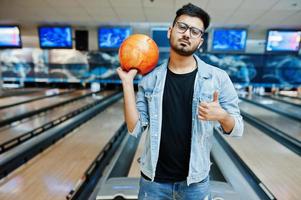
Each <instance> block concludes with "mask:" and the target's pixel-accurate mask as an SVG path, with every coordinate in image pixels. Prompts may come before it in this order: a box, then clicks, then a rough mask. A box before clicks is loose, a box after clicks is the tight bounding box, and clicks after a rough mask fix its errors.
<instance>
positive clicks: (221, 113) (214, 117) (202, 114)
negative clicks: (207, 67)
mask: <svg viewBox="0 0 301 200" xmlns="http://www.w3.org/2000/svg"><path fill="white" fill-rule="evenodd" d="M218 95H219V94H218V92H217V91H215V92H214V93H213V101H212V102H201V103H200V104H199V106H198V118H199V119H200V120H210V121H220V120H222V119H223V118H225V117H226V116H227V112H226V111H225V110H224V109H223V108H222V107H221V106H220V104H219V101H218Z"/></svg>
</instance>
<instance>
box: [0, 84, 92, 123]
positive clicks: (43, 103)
mask: <svg viewBox="0 0 301 200" xmlns="http://www.w3.org/2000/svg"><path fill="white" fill-rule="evenodd" d="M88 93H90V90H77V91H75V92H72V93H70V94H66V95H60V96H56V97H55V98H46V99H41V100H37V101H33V102H29V103H25V104H20V105H17V106H14V107H10V108H5V109H1V110H0V121H2V120H5V119H9V118H12V117H14V116H17V115H20V114H24V113H27V112H30V111H34V110H38V109H41V108H44V107H47V106H51V105H54V104H57V103H60V102H63V101H66V100H69V99H73V98H75V97H79V96H82V95H85V94H88Z"/></svg>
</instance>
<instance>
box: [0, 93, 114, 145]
mask: <svg viewBox="0 0 301 200" xmlns="http://www.w3.org/2000/svg"><path fill="white" fill-rule="evenodd" d="M111 93H112V91H103V92H101V93H100V94H99V95H100V96H103V95H109V94H111ZM97 100H98V99H97V98H94V97H92V95H91V96H88V97H86V98H84V99H80V100H77V101H74V102H71V103H68V104H66V105H63V106H60V107H57V108H55V109H51V110H49V111H48V112H46V113H44V115H39V116H37V117H34V118H30V119H29V120H26V121H24V122H21V123H19V124H17V125H15V126H12V127H3V128H2V129H0V144H3V143H4V142H6V141H8V140H11V139H13V138H16V137H18V136H21V135H23V134H25V133H28V132H30V131H32V130H34V129H37V128H40V127H42V126H43V125H44V124H47V123H49V122H51V121H54V120H56V119H58V118H60V117H62V116H64V115H67V114H68V113H70V112H72V111H75V110H77V109H79V108H82V107H84V106H87V105H88V104H91V103H93V102H95V101H97Z"/></svg>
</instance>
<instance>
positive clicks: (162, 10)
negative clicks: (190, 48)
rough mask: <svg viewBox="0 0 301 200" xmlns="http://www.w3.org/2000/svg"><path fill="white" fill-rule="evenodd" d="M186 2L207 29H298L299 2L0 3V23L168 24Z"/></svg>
mask: <svg viewBox="0 0 301 200" xmlns="http://www.w3.org/2000/svg"><path fill="white" fill-rule="evenodd" d="M188 2H191V3H194V4H196V5H198V6H200V7H202V8H203V9H205V10H206V11H207V12H208V13H209V14H210V16H211V18H212V23H211V26H210V27H216V26H223V27H235V26H240V27H247V28H252V29H268V28H282V27H283V28H301V0H191V1H184V0H0V23H2V24H5V23H17V24H21V25H37V24H45V23H58V24H71V25H73V26H85V27H89V26H92V27H93V26H99V25H101V24H133V23H138V24H169V23H170V22H171V21H172V20H173V18H174V16H175V11H176V10H177V9H178V8H180V7H181V6H182V5H184V4H186V3H188Z"/></svg>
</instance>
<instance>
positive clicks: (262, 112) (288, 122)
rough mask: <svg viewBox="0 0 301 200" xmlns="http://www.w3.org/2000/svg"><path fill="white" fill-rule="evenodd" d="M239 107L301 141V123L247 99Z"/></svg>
mask: <svg viewBox="0 0 301 200" xmlns="http://www.w3.org/2000/svg"><path fill="white" fill-rule="evenodd" d="M239 107H240V109H241V110H242V111H244V112H246V113H248V114H250V115H252V116H254V117H256V118H258V119H260V120H262V121H263V122H265V123H267V124H268V125H270V126H272V127H274V128H276V129H278V130H280V131H282V132H284V133H286V134H288V135H290V136H291V137H293V138H295V139H296V140H298V141H301V123H299V122H297V121H296V120H293V119H291V118H289V117H286V116H283V115H281V114H278V113H276V112H273V111H270V110H268V109H265V108H262V107H259V106H256V105H254V104H252V103H248V102H246V101H241V102H240V103H239Z"/></svg>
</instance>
